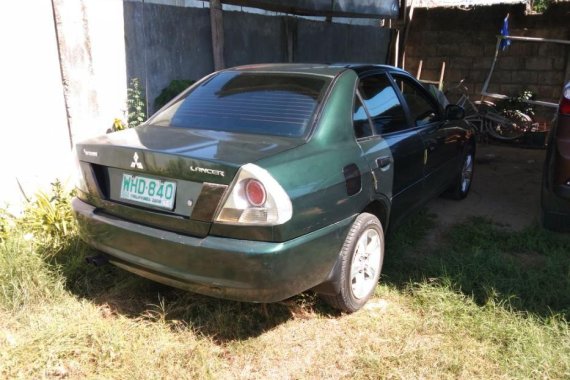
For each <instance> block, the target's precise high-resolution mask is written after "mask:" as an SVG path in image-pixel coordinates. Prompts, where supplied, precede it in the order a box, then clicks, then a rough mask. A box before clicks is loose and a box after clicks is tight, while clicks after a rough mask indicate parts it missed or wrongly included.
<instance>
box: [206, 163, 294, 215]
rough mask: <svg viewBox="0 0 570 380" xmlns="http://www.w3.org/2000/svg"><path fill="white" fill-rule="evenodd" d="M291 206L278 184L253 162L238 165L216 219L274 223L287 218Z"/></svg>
mask: <svg viewBox="0 0 570 380" xmlns="http://www.w3.org/2000/svg"><path fill="white" fill-rule="evenodd" d="M292 215H293V206H292V204H291V200H290V199H289V196H288V195H287V193H286V192H285V190H283V188H282V187H281V185H279V183H278V182H277V181H276V180H275V178H273V177H272V176H271V174H269V172H268V171H267V170H265V169H262V168H260V167H259V166H257V165H254V164H247V165H244V166H242V167H241V169H240V170H239V172H238V174H237V175H236V178H235V179H234V181H233V183H232V185H231V187H230V190H229V193H228V195H227V196H226V198H225V200H224V203H223V206H222V208H220V210H219V211H218V213H217V215H216V218H215V221H216V223H224V224H236V225H262V226H274V225H278V224H283V223H285V222H287V221H288V220H289V219H291V216H292Z"/></svg>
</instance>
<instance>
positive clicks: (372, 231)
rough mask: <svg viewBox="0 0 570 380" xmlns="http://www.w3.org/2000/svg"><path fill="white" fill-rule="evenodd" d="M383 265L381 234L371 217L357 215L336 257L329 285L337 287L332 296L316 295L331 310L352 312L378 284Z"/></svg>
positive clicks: (382, 233)
mask: <svg viewBox="0 0 570 380" xmlns="http://www.w3.org/2000/svg"><path fill="white" fill-rule="evenodd" d="M383 261H384V230H383V228H382V224H381V223H380V221H379V220H378V218H376V217H375V216H374V215H372V214H368V213H362V214H360V215H359V216H358V217H357V218H356V220H355V221H354V223H353V224H352V226H351V227H350V231H349V232H348V235H347V237H346V239H345V241H344V244H343V246H342V249H341V251H340V254H339V264H340V266H339V270H338V272H337V278H335V279H333V281H335V282H338V283H339V287H340V292H339V293H338V294H336V295H325V294H322V295H320V296H321V298H322V299H323V300H324V301H325V302H327V303H328V304H329V305H331V306H332V307H334V308H335V309H339V310H342V311H345V312H349V313H352V312H355V311H357V310H359V309H360V308H362V306H364V304H365V303H366V302H367V301H368V300H369V299H370V297H371V296H372V294H373V293H374V289H376V285H377V284H378V279H379V278H380V272H381V270H382V262H383Z"/></svg>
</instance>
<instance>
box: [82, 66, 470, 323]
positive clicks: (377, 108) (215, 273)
mask: <svg viewBox="0 0 570 380" xmlns="http://www.w3.org/2000/svg"><path fill="white" fill-rule="evenodd" d="M463 116H464V111H463V109H462V108H461V107H459V106H456V105H448V106H447V107H446V108H445V109H443V107H442V106H441V104H440V103H438V101H437V100H436V98H435V97H434V96H433V95H432V94H431V92H430V91H428V90H426V88H425V87H424V86H423V85H422V84H420V83H419V82H418V81H416V80H415V79H414V78H413V77H412V76H410V75H409V74H408V73H406V72H405V71H402V70H399V69H397V68H394V67H390V66H383V65H303V64H271V65H251V66H243V67H237V68H232V69H227V70H223V71H219V72H216V73H213V74H211V75H209V76H207V77H205V78H203V79H201V80H200V81H198V82H197V83H196V84H194V85H193V86H191V87H190V88H188V89H187V90H186V91H185V92H184V93H182V94H181V95H179V96H178V97H177V98H175V99H174V100H172V101H171V102H170V103H169V104H167V105H166V106H165V107H164V108H162V109H161V110H160V111H158V112H157V113H156V114H155V115H154V116H152V117H151V118H150V119H149V120H148V121H147V122H146V123H145V124H144V125H142V126H139V127H137V128H133V129H129V130H126V131H121V132H117V133H113V134H108V135H105V136H101V137H97V138H93V139H91V140H88V141H84V142H82V143H79V144H77V146H76V151H77V158H78V171H80V173H79V180H78V184H77V187H78V189H77V190H78V191H77V197H76V198H75V199H74V200H73V208H74V211H75V214H76V216H77V220H78V223H79V226H80V233H81V236H82V238H83V239H84V240H85V241H86V242H87V243H88V244H90V245H91V246H93V247H95V248H97V249H98V250H100V251H102V253H101V255H98V256H95V257H90V258H89V261H91V262H93V263H96V264H100V263H104V262H107V261H108V262H110V263H112V264H114V265H116V266H118V267H121V268H124V269H125V270H128V271H131V272H134V273H136V274H138V275H141V276H143V277H146V278H149V279H152V280H155V281H157V282H161V283H165V284H168V285H171V286H174V287H178V288H182V289H187V290H190V291H192V292H196V293H201V294H206V295H209V296H214V297H219V298H226V299H233V300H240V301H250V302H275V301H280V300H283V299H286V298H288V297H291V296H293V295H296V294H298V293H301V292H303V291H305V290H308V289H313V290H314V291H316V292H317V293H318V294H320V295H321V296H322V298H323V299H324V300H325V301H327V302H328V303H330V304H331V305H332V306H334V307H336V308H338V309H341V310H344V311H348V312H353V311H356V310H358V309H360V308H361V307H362V306H363V305H364V304H365V303H366V301H367V300H368V299H369V298H370V297H371V295H372V293H373V292H374V289H375V288H376V285H377V283H378V279H379V276H380V271H381V269H382V262H383V259H384V234H385V232H386V231H387V229H388V227H390V228H393V227H394V226H396V225H397V224H399V223H400V222H401V221H402V220H403V219H404V218H406V217H407V216H409V215H410V214H412V213H414V212H415V211H417V210H418V208H420V207H421V206H422V205H423V204H425V203H426V202H427V201H428V200H430V199H432V198H434V197H437V196H439V195H440V194H442V193H444V192H445V193H447V194H449V195H450V196H451V197H454V198H457V199H461V198H464V197H465V196H466V195H467V193H468V192H469V188H470V184H471V180H472V175H473V163H474V154H475V140H474V136H473V134H472V133H471V132H470V130H469V128H468V127H467V124H466V123H465V122H464V121H463Z"/></svg>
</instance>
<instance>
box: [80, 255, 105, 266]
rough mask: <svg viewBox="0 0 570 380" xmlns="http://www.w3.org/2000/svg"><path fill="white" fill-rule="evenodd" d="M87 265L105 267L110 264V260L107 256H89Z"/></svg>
mask: <svg viewBox="0 0 570 380" xmlns="http://www.w3.org/2000/svg"><path fill="white" fill-rule="evenodd" d="M85 262H86V263H87V264H92V265H95V266H96V267H100V266H103V265H105V264H107V263H108V262H109V258H108V257H107V256H106V255H103V254H99V255H95V256H87V257H86V258H85Z"/></svg>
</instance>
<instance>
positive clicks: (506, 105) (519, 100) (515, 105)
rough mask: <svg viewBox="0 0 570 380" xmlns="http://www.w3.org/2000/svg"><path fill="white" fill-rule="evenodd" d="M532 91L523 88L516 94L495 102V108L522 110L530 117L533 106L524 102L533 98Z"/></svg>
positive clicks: (504, 110) (506, 110)
mask: <svg viewBox="0 0 570 380" xmlns="http://www.w3.org/2000/svg"><path fill="white" fill-rule="evenodd" d="M535 97H536V96H535V94H534V92H532V91H530V90H523V91H521V92H520V93H519V94H518V95H517V96H515V97H512V98H508V99H505V100H502V101H500V102H498V103H497V108H498V109H499V111H501V112H509V111H511V112H512V111H514V112H522V113H524V114H526V115H528V116H530V117H533V116H534V106H533V105H532V104H529V103H526V101H528V100H534V99H535Z"/></svg>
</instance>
